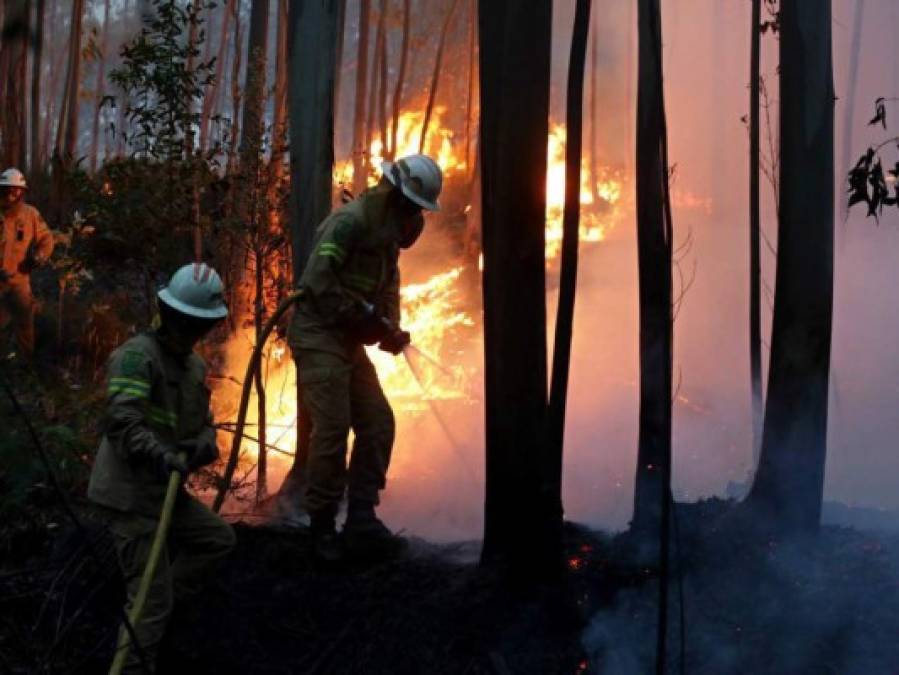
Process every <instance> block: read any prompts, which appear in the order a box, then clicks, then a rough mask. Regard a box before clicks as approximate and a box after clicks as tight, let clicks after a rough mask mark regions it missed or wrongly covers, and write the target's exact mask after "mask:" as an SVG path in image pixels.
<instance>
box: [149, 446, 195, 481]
mask: <svg viewBox="0 0 899 675" xmlns="http://www.w3.org/2000/svg"><path fill="white" fill-rule="evenodd" d="M172 471H177V472H178V473H180V474H181V477H182V478H183V477H184V476H186V475H187V474H188V472H189V471H190V468H189V467H188V466H187V460H186V459H184V457H183V456H182V455H179V454H178V453H177V452H175V451H174V450H163V451H161V452H159V454H157V455H156V473H157V474H158V475H159V477H160V478H161V479H162V480H164V481H168V479H169V476H170V475H171V473H172Z"/></svg>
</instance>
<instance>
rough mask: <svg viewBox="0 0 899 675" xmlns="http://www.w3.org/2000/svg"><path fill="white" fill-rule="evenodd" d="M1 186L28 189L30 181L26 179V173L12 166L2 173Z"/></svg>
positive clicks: (0, 174) (0, 177)
mask: <svg viewBox="0 0 899 675" xmlns="http://www.w3.org/2000/svg"><path fill="white" fill-rule="evenodd" d="M0 187H17V188H22V189H23V190H27V189H28V183H27V182H26V181H25V175H24V174H23V173H22V172H21V171H19V170H18V169H16V168H15V167H10V168H8V169H7V170H6V171H4V172H3V173H0Z"/></svg>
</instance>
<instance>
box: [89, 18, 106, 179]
mask: <svg viewBox="0 0 899 675" xmlns="http://www.w3.org/2000/svg"><path fill="white" fill-rule="evenodd" d="M109 4H110V3H109V0H105V1H104V3H103V37H102V47H101V54H100V63H99V64H98V66H97V87H96V88H97V90H96V92H94V93H95V96H96V99H97V100H96V103H95V106H94V123H93V125H91V152H90V158H91V173H94V172H95V171H96V170H97V152H98V149H99V147H100V110H101V107H102V103H103V90H104V89H105V88H106V53H107V52H108V51H109Z"/></svg>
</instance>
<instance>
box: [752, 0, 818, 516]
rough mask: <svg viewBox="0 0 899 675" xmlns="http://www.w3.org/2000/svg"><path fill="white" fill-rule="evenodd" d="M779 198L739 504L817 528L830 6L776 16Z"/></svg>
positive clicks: (797, 1)
mask: <svg viewBox="0 0 899 675" xmlns="http://www.w3.org/2000/svg"><path fill="white" fill-rule="evenodd" d="M779 18H780V91H781V96H780V128H781V134H780V146H781V162H780V199H779V204H778V212H779V218H778V220H779V224H778V246H777V276H776V288H775V298H774V320H773V327H772V341H771V365H770V369H769V379H768V395H767V402H766V408H765V425H764V432H763V436H762V454H761V460H760V462H759V467H758V471H757V473H756V478H755V482H754V484H753V486H752V490H751V491H750V494H749V496H748V498H747V505H748V506H750V507H751V508H752V509H754V510H755V511H756V512H757V513H759V515H760V517H761V518H764V519H765V521H764V522H769V523H775V524H776V525H777V526H778V527H781V528H784V529H787V530H813V529H816V528H817V527H818V525H819V522H820V516H821V503H822V495H823V489H824V462H825V457H826V448H827V446H826V441H827V397H828V378H829V372H830V347H831V326H832V318H833V232H834V227H833V216H834V213H833V176H834V174H833V171H834V159H833V131H834V127H833V105H834V89H833V63H832V49H831V3H830V0H785V1H784V2H782V3H781V7H780V17H779Z"/></svg>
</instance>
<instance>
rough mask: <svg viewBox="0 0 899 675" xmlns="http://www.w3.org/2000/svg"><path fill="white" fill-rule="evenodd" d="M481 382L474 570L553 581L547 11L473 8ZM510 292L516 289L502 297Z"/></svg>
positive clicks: (546, 1)
mask: <svg viewBox="0 0 899 675" xmlns="http://www.w3.org/2000/svg"><path fill="white" fill-rule="evenodd" d="M478 16H479V31H478V32H479V34H480V35H484V36H488V35H489V36H491V39H489V40H484V41H483V42H482V44H481V50H480V73H481V134H480V136H481V143H480V152H481V167H482V186H483V223H484V226H483V228H482V231H483V248H484V276H483V292H484V365H485V370H484V378H485V386H486V451H487V464H486V468H487V490H486V499H485V508H484V546H483V550H482V553H481V561H482V563H483V564H500V565H503V566H505V567H507V568H508V570H509V571H510V572H511V575H512V578H516V579H519V580H529V579H531V580H532V579H533V578H534V577H539V576H544V575H547V574H554V573H555V572H556V569H557V568H556V564H557V562H558V559H559V556H560V555H561V552H560V551H558V550H555V549H554V548H553V545H554V542H553V539H552V533H551V528H550V527H549V525H550V522H551V521H552V515H551V514H549V513H547V511H548V510H551V509H552V505H551V504H546V503H545V502H544V500H543V495H542V494H541V487H542V485H543V478H544V476H543V475H542V471H541V469H542V468H543V467H544V466H545V464H546V448H545V444H544V439H545V438H546V409H547V391H546V389H547V382H546V380H547V372H546V284H545V259H544V246H545V225H546V222H545V212H546V138H547V135H548V131H549V129H548V116H549V76H550V53H551V40H552V2H551V0H534V1H533V2H528V3H522V2H517V1H515V0H493V1H492V2H489V3H487V2H484V3H480V6H479V14H478ZM510 289H515V291H514V292H510Z"/></svg>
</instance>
